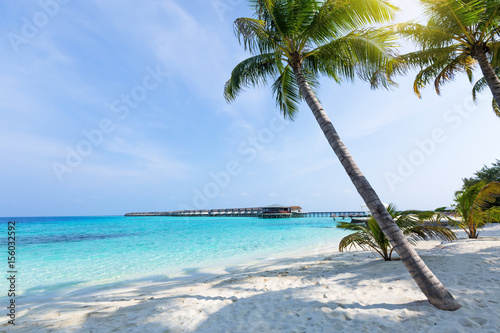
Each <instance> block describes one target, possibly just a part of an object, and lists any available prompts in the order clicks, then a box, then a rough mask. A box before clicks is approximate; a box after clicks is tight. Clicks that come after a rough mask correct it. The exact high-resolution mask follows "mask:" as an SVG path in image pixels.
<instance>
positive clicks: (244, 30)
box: [234, 17, 279, 54]
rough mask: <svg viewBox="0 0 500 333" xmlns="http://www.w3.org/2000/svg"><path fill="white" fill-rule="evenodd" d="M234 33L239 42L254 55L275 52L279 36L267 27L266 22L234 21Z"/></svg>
mask: <svg viewBox="0 0 500 333" xmlns="http://www.w3.org/2000/svg"><path fill="white" fill-rule="evenodd" d="M234 33H235V35H236V36H237V37H238V42H239V43H240V44H242V45H243V47H244V48H245V50H248V51H249V52H250V53H252V54H257V53H258V52H260V53H271V52H275V51H276V49H277V48H278V47H277V45H278V44H279V36H278V35H277V34H276V33H273V32H272V31H269V30H267V29H266V27H265V22H264V21H262V20H257V19H253V18H246V17H241V18H238V19H236V21H234Z"/></svg>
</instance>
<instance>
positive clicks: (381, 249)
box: [337, 204, 456, 260]
mask: <svg viewBox="0 0 500 333" xmlns="http://www.w3.org/2000/svg"><path fill="white" fill-rule="evenodd" d="M387 211H388V213H389V214H390V215H391V216H392V218H393V220H394V222H395V223H396V224H397V225H398V227H399V228H400V229H401V230H402V231H403V234H404V235H405V236H406V237H407V239H408V241H409V242H410V243H412V244H416V243H417V242H418V241H426V240H446V241H453V240H455V239H456V235H455V233H454V232H453V231H452V230H451V229H449V228H448V227H445V226H442V225H441V224H440V221H441V220H442V219H443V218H444V219H446V220H447V221H449V220H450V219H449V218H448V217H446V216H445V215H442V214H441V213H438V212H434V211H425V212H420V211H412V210H406V211H398V210H397V209H396V206H395V205H394V204H391V205H389V207H387ZM337 228H341V229H344V230H351V231H355V233H353V234H350V235H348V236H346V237H344V238H343V239H342V240H341V242H340V244H339V251H341V252H342V251H348V250H350V249H351V248H356V246H358V247H359V248H361V249H363V250H365V251H366V250H373V251H376V252H377V253H378V254H380V255H381V256H382V258H384V260H391V257H392V251H393V248H392V246H391V245H390V243H389V240H388V239H387V237H385V235H384V233H383V232H382V230H381V229H380V227H379V226H378V224H377V223H376V221H375V219H373V218H369V219H368V221H367V222H366V224H361V225H360V224H352V223H347V222H340V223H338V225H337Z"/></svg>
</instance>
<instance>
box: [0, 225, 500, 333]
mask: <svg viewBox="0 0 500 333" xmlns="http://www.w3.org/2000/svg"><path fill="white" fill-rule="evenodd" d="M459 236H460V237H461V238H460V239H459V240H458V241H455V242H444V243H441V242H437V241H432V242H420V243H419V245H418V246H417V250H418V252H419V254H420V255H421V257H422V258H423V259H424V261H425V262H426V263H427V265H428V266H429V267H430V268H431V270H432V271H433V272H434V273H435V274H436V275H437V276H438V278H439V279H440V280H441V282H442V283H443V284H444V285H445V286H446V287H447V288H448V289H449V290H450V292H451V293H452V294H453V295H454V296H455V298H457V299H458V301H459V302H460V303H461V304H462V308H461V309H460V310H458V311H454V312H447V311H441V310H438V309H436V308H435V307H433V306H432V305H430V304H429V303H428V302H427V300H426V299H425V296H424V295H423V294H422V293H421V292H420V290H419V289H418V287H417V286H416V284H415V283H414V282H413V281H412V279H411V278H410V275H409V274H408V272H407V270H406V269H405V267H404V266H403V264H402V263H401V262H400V261H391V262H385V261H383V260H382V259H381V258H379V257H377V256H375V255H374V254H373V253H371V252H364V251H352V252H348V253H339V252H338V250H337V248H336V245H332V247H330V248H322V249H316V250H314V251H312V252H311V253H306V254H304V253H303V254H301V255H296V254H293V257H292V256H291V257H288V258H268V259H267V260H265V261H262V262H258V263H252V264H245V265H241V266H237V267H231V268H226V269H225V270H224V271H217V272H203V274H199V275H197V276H196V277H191V278H174V279H167V278H164V279H158V278H155V279H154V280H153V281H147V280H143V281H130V282H126V283H121V284H114V285H107V286H102V287H92V288H87V289H83V290H76V291H71V292H67V293H66V294H64V295H60V296H58V297H56V298H52V299H37V300H34V301H29V300H28V299H24V300H23V299H19V303H21V304H19V307H18V313H17V319H16V322H17V325H16V326H15V328H13V326H8V327H7V325H3V326H1V327H0V331H5V330H7V331H9V332H10V331H11V330H12V331H19V332H334V331H340V332H402V331H408V332H440V333H442V332H472V331H474V332H499V331H500V316H499V313H500V225H498V224H497V225H490V226H487V227H486V228H484V229H483V230H481V232H480V238H479V239H477V240H469V239H465V234H464V233H459ZM23 302H26V303H23Z"/></svg>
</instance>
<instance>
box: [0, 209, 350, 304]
mask: <svg viewBox="0 0 500 333" xmlns="http://www.w3.org/2000/svg"><path fill="white" fill-rule="evenodd" d="M8 221H15V222H16V270H17V291H18V292H19V294H20V295H41V294H44V293H50V292H53V291H56V290H59V289H61V288H79V287H84V286H91V285H99V284H107V283H114V282H120V281H127V280H134V279H142V278H147V277H158V276H161V277H163V278H168V277H173V276H179V275H192V274H196V272H198V271H199V270H200V269H203V268H208V267H223V266H231V265H236V264H242V263H245V262H250V261H252V260H265V258H267V257H269V256H275V255H283V254H286V253H289V252H291V251H297V250H299V249H313V248H314V247H318V246H326V245H328V244H332V243H334V242H338V240H340V238H342V237H343V236H345V235H346V234H347V232H346V231H343V230H340V229H337V228H335V222H334V221H333V219H332V218H296V219H259V218H253V217H190V218H186V217H123V216H98V217H19V218H0V225H1V228H2V230H3V232H2V233H0V235H3V236H1V237H0V248H1V249H4V250H2V252H4V253H5V252H6V251H7V223H8ZM2 265H4V267H5V269H4V272H6V271H7V260H6V258H5V257H4V264H2Z"/></svg>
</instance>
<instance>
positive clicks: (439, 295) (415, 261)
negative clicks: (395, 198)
mask: <svg viewBox="0 0 500 333" xmlns="http://www.w3.org/2000/svg"><path fill="white" fill-rule="evenodd" d="M293 67H294V73H295V78H296V80H297V83H298V85H299V88H300V92H301V94H302V96H304V98H305V100H306V102H307V104H308V105H309V107H310V108H311V110H312V112H313V114H314V116H315V117H316V120H317V122H318V124H319V126H320V127H321V129H322V131H323V133H324V134H325V137H326V138H327V140H328V142H329V143H330V146H331V147H332V149H333V151H334V152H335V154H336V155H337V157H338V158H339V160H340V163H342V166H343V167H344V169H345V171H346V172H347V174H348V175H349V177H350V178H351V181H352V182H353V184H354V186H355V187H356V189H357V191H358V193H359V194H360V195H361V197H362V198H363V200H364V202H365V203H366V205H367V206H368V208H369V209H370V212H371V214H372V215H373V217H374V218H375V220H376V221H377V223H378V224H379V226H380V228H381V229H382V231H383V232H384V234H385V235H386V237H387V238H388V239H389V242H390V243H391V245H392V247H393V248H394V250H396V252H397V253H398V254H399V256H400V257H401V261H402V262H403V264H404V265H405V266H406V268H407V269H408V271H409V273H410V275H411V277H412V278H413V279H414V280H415V282H416V283H417V285H418V286H419V288H420V290H422V292H423V293H424V294H425V296H426V297H427V299H428V300H429V302H430V303H431V304H433V305H434V306H435V307H437V308H439V309H441V310H449V311H454V310H457V309H459V308H460V307H461V305H460V304H459V303H458V302H457V301H456V300H455V299H454V298H453V296H452V295H451V294H450V293H449V292H448V290H447V289H446V288H445V286H444V285H443V284H442V283H441V282H440V281H439V280H438V278H437V277H436V276H435V275H434V274H433V273H432V271H431V270H430V269H429V268H428V267H427V265H426V264H425V263H424V262H423V260H422V259H421V258H420V256H419V255H418V254H417V252H416V251H415V249H414V248H413V247H412V246H411V244H410V243H409V242H408V240H407V239H406V237H405V236H404V235H403V232H402V231H401V229H399V227H398V226H397V225H396V223H395V222H394V221H393V219H392V217H391V216H390V215H389V213H388V212H387V210H386V208H385V206H384V205H383V204H382V201H380V199H379V197H378V195H377V194H376V193H375V191H374V190H373V188H372V187H371V185H370V183H368V180H366V178H365V176H364V175H363V174H362V173H361V171H360V170H359V168H358V166H357V165H356V162H354V159H353V158H352V156H351V154H350V153H349V151H348V150H347V148H346V147H345V145H344V143H343V142H342V140H341V139H340V137H339V135H338V133H337V131H336V130H335V128H334V127H333V125H332V123H331V121H330V120H329V119H328V116H327V115H326V113H325V111H324V110H323V108H322V107H321V104H320V103H319V101H318V100H317V98H316V96H315V95H314V93H313V91H312V90H311V88H310V86H309V85H308V83H307V81H306V80H305V77H304V75H303V73H302V69H301V66H300V64H298V65H295V66H293Z"/></svg>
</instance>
